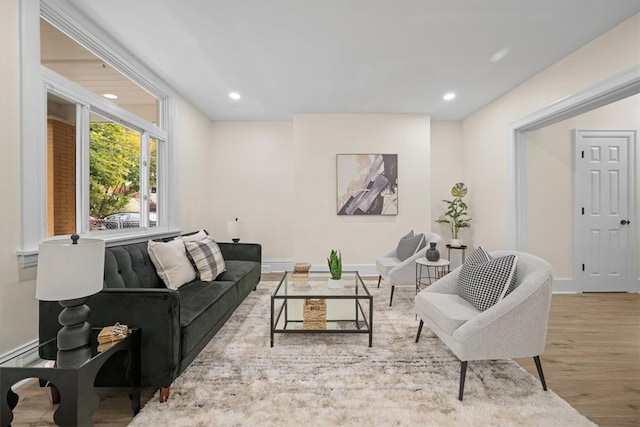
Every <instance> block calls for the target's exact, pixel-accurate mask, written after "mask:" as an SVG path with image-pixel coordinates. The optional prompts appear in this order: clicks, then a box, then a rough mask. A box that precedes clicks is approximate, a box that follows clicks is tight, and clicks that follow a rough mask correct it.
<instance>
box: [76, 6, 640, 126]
mask: <svg viewBox="0 0 640 427" xmlns="http://www.w3.org/2000/svg"><path fill="white" fill-rule="evenodd" d="M71 2H72V3H73V4H74V6H75V7H77V9H78V10H80V11H81V12H82V13H83V14H85V15H86V16H87V17H90V19H91V20H92V21H93V22H94V23H95V24H96V25H98V26H100V27H102V28H103V29H104V30H105V31H107V32H108V33H110V34H111V35H112V36H113V37H114V38H115V39H116V40H117V41H118V42H120V43H121V44H122V45H123V46H126V48H127V49H129V51H130V52H131V53H132V54H134V55H135V56H136V57H137V58H139V59H140V60H141V61H142V62H143V63H145V64H146V65H147V66H148V67H149V68H150V69H152V70H154V71H155V72H156V73H157V74H158V75H159V76H160V77H161V78H162V79H164V81H165V82H166V83H168V84H169V85H170V86H171V87H173V88H174V89H175V90H176V91H177V92H178V93H179V94H180V95H181V96H183V97H184V98H186V99H187V100H189V101H190V102H191V103H192V104H193V105H194V106H196V107H197V108H198V109H199V110H201V111H202V112H203V113H205V114H206V115H207V116H208V117H209V118H210V119H211V120H291V118H292V116H293V115H294V114H302V113H339V114H343V113H410V114H411V113H417V114H431V116H432V118H433V119H434V120H461V119H464V118H465V117H467V116H468V115H470V114H472V113H473V112H475V111H477V110H479V109H480V108H482V107H483V106H485V105H486V104H488V103H489V102H491V101H492V100H494V99H496V98H497V97H499V96H500V95H502V94H504V93H506V92H508V91H509V90H511V89H512V88H514V87H515V86H517V85H519V84H520V83H522V82H524V81H526V80H527V79H529V78H530V77H532V76H533V75H535V74H537V73H539V72H540V71H542V70H544V69H545V68H547V67H549V66H550V65H552V64H554V63H555V62H557V61H558V60H560V59H561V58H563V57H565V56H567V55H568V54H570V53H571V52H573V51H575V50H576V49H578V48H580V47H581V46H583V45H585V44H586V43H588V42H589V41H591V40H593V39H595V38H597V37H598V36H600V35H601V34H603V33H605V32H606V31H608V30H609V29H611V28H613V27H615V26H616V25H618V24H619V23H621V22H622V21H624V20H625V19H627V18H629V17H631V16H633V15H634V14H636V13H638V12H640V0H449V1H445V0H423V1H402V0H398V1H372V0H371V1H367V0H362V1H356V0H345V1H337V0H336V1H315V0H307V1H304V0H290V1H274V0H265V1H205V0H163V1H149V0H128V1H117V2H114V1H111V0H71ZM500 51H502V52H506V55H504V57H503V58H502V59H498V60H496V58H493V59H492V57H494V55H496V53H498V52H500ZM639 57H640V54H639ZM639 62H640V58H639ZM234 91H235V92H238V93H240V94H241V99H239V100H236V101H234V100H232V99H230V98H229V96H228V95H229V93H230V92H234ZM447 92H455V93H456V98H455V99H453V100H451V101H445V100H443V98H442V97H443V95H444V94H445V93H447Z"/></svg>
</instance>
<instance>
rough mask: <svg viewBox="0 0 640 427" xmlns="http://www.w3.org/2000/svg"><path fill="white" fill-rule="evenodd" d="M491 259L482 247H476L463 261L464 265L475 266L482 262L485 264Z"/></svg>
mask: <svg viewBox="0 0 640 427" xmlns="http://www.w3.org/2000/svg"><path fill="white" fill-rule="evenodd" d="M490 259H491V256H490V255H489V254H488V253H487V251H485V250H484V248H483V247H482V246H478V247H477V248H476V249H475V250H474V251H473V252H471V255H469V256H468V257H467V258H466V260H465V262H464V263H465V265H475V264H480V263H483V262H487V261H489V260H490Z"/></svg>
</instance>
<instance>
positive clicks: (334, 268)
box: [327, 249, 344, 289]
mask: <svg viewBox="0 0 640 427" xmlns="http://www.w3.org/2000/svg"><path fill="white" fill-rule="evenodd" d="M327 263H328V264H329V272H330V273H331V278H330V279H329V283H328V286H329V287H330V288H331V289H340V288H342V287H343V286H344V283H343V282H342V254H341V253H340V252H338V251H336V250H334V249H332V250H331V254H330V255H329V258H327Z"/></svg>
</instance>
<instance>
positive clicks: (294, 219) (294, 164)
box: [209, 114, 458, 274]
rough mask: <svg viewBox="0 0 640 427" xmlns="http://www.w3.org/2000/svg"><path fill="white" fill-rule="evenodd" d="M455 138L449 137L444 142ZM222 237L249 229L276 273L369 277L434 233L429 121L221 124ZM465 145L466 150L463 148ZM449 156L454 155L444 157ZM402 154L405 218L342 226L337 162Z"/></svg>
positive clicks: (215, 159)
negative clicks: (402, 244)
mask: <svg viewBox="0 0 640 427" xmlns="http://www.w3.org/2000/svg"><path fill="white" fill-rule="evenodd" d="M451 133H452V134H454V135H455V131H454V132H450V131H447V130H444V131H443V134H445V135H448V134H451ZM211 137H212V152H211V153H212V154H211V162H212V167H213V170H214V172H213V174H214V177H213V200H214V201H215V203H216V206H215V209H214V212H215V214H214V215H215V216H214V218H215V220H214V221H213V223H212V224H211V225H210V226H209V227H210V229H211V230H213V234H214V235H215V236H220V237H218V238H222V239H223V240H228V236H226V220H227V219H230V218H235V217H238V218H240V219H241V220H244V221H245V234H246V237H247V240H249V241H255V242H260V243H261V244H262V248H263V249H262V250H263V260H264V261H265V263H266V264H269V265H271V266H272V267H273V271H278V270H280V271H281V270H282V269H284V268H291V263H292V262H294V261H308V262H311V263H312V264H314V265H315V266H318V267H324V265H325V259H326V257H327V255H328V253H329V251H330V250H331V249H332V248H336V249H340V250H341V251H342V253H343V262H344V263H345V268H349V266H351V267H363V266H365V268H367V267H368V268H369V269H370V270H371V273H372V274H373V273H374V270H373V265H374V262H375V258H376V257H377V256H380V255H381V254H382V253H384V252H386V251H388V250H389V249H390V248H392V247H393V246H394V245H395V244H396V243H397V239H398V238H399V237H400V236H402V235H404V234H406V232H407V231H408V230H410V229H415V230H416V231H425V230H427V231H428V230H430V228H431V226H432V225H433V224H432V221H431V207H430V206H431V196H430V191H431V190H430V179H429V174H430V166H429V164H430V160H429V159H430V154H429V151H430V148H429V145H430V142H429V141H430V124H429V117H428V116H425V115H395V114H389V115H385V114H380V115H321V114H318V115H296V116H295V117H294V120H293V122H270V123H268V122H213V124H212V126H211ZM455 143H456V144H457V143H458V141H456V142H455ZM446 150H447V149H446V148H445V149H444V151H446ZM339 153H345V154H347V153H397V154H398V171H399V178H398V181H399V214H398V215H397V216H355V217H345V216H338V215H337V213H336V211H337V207H336V154H339Z"/></svg>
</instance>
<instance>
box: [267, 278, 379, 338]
mask: <svg viewBox="0 0 640 427" xmlns="http://www.w3.org/2000/svg"><path fill="white" fill-rule="evenodd" d="M330 277H331V276H330V275H329V273H320V272H318V273H315V272H310V273H308V275H306V276H305V275H302V276H300V277H299V276H298V274H296V275H294V274H293V273H292V272H287V273H286V274H285V275H284V277H283V278H282V280H281V281H280V284H279V285H278V287H277V288H276V290H275V292H274V293H273V295H271V347H273V340H274V335H275V334H285V333H332V334H368V335H369V347H371V346H372V344H373V297H372V296H371V294H370V293H369V290H368V289H367V287H366V286H365V285H364V283H363V281H362V278H360V275H359V274H358V273H357V272H343V273H342V280H343V282H344V287H343V288H341V289H331V288H329V287H328V286H327V282H328V279H329V278H330Z"/></svg>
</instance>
